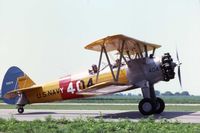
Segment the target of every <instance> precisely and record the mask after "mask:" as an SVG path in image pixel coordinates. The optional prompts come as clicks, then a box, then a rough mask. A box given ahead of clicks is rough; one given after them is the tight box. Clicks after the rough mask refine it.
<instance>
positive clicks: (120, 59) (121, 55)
mask: <svg viewBox="0 0 200 133" xmlns="http://www.w3.org/2000/svg"><path fill="white" fill-rule="evenodd" d="M124 43H125V40H123V42H122V47H121V50H120V51H119V52H120V58H119V66H118V69H117V75H116V80H117V81H118V79H119V72H120V68H121V64H122V57H123V52H124Z"/></svg>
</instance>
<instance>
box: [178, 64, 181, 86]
mask: <svg viewBox="0 0 200 133" xmlns="http://www.w3.org/2000/svg"><path fill="white" fill-rule="evenodd" d="M178 79H179V83H180V86H181V88H182V81H181V67H180V66H178Z"/></svg>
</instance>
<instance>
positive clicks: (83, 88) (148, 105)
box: [2, 35, 181, 115]
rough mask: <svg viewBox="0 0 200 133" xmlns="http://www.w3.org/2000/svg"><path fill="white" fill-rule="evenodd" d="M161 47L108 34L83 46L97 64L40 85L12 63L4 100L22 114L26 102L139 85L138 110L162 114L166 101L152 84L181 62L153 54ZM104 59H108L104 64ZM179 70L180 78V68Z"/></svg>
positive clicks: (167, 77)
mask: <svg viewBox="0 0 200 133" xmlns="http://www.w3.org/2000/svg"><path fill="white" fill-rule="evenodd" d="M160 47H161V46H160V45H156V44H151V43H147V42H144V41H140V40H137V39H134V38H131V37H128V36H125V35H113V36H108V37H105V38H102V39H100V40H97V41H95V42H93V43H91V44H88V45H87V46H85V49H88V50H92V51H96V52H98V53H99V54H100V56H99V61H98V64H97V65H92V69H91V70H89V71H87V72H85V73H82V74H75V75H68V76H66V77H63V78H60V79H58V80H56V81H52V82H49V83H44V84H41V85H37V84H36V83H35V82H34V81H33V80H32V79H31V78H30V77H28V75H26V74H25V73H24V72H23V71H22V70H20V69H19V68H18V67H16V66H13V67H11V68H9V69H8V71H7V72H6V74H5V77H4V79H3V84H2V96H3V101H4V102H5V103H7V104H14V105H17V109H18V112H19V113H23V112H24V106H25V105H27V104H33V103H45V102H54V101H61V100H68V99H75V98H85V97H92V96H99V95H107V94H113V93H117V92H123V91H127V90H132V89H137V88H140V89H141V91H142V95H143V99H142V100H141V101H140V102H139V105H138V108H139V111H140V112H141V113H142V114H143V115H151V114H159V113H162V112H163V111H164V108H165V103H164V101H163V100H162V99H161V98H159V97H156V95H155V90H154V84H155V83H157V82H159V81H169V80H171V79H174V77H175V72H174V69H175V67H176V66H178V67H179V66H180V65H179V64H180V63H178V64H177V63H175V62H173V59H172V58H171V55H170V54H169V53H165V54H164V55H163V56H161V57H155V56H154V55H155V50H156V49H158V48H160ZM110 52H114V53H115V55H116V56H117V58H116V62H114V63H113V62H112V61H111V59H110V55H109V53H110ZM177 58H178V55H177ZM103 59H104V60H106V61H107V65H105V66H104V67H103V65H102V64H103V63H102V62H103V61H102V60H103ZM178 70H179V71H178V72H179V73H178V75H179V79H180V68H179V69H178ZM180 82H181V80H180Z"/></svg>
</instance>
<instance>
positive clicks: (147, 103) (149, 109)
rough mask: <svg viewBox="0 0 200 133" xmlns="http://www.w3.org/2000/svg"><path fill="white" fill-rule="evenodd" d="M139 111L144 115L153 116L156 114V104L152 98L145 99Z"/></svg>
mask: <svg viewBox="0 0 200 133" xmlns="http://www.w3.org/2000/svg"><path fill="white" fill-rule="evenodd" d="M138 108H139V111H140V113H141V114H143V115H151V114H153V113H154V103H153V100H152V99H150V98H144V99H142V100H141V101H140V103H139V106H138Z"/></svg>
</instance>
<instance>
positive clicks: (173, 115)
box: [95, 111, 194, 120]
mask: <svg viewBox="0 0 200 133" xmlns="http://www.w3.org/2000/svg"><path fill="white" fill-rule="evenodd" d="M191 113H194V112H163V113H161V114H155V115H152V117H153V118H154V119H163V118H166V119H171V118H176V117H179V116H183V115H189V114H191ZM148 117H149V116H144V115H142V114H140V112H138V111H130V112H123V113H115V114H103V115H101V116H97V117H95V118H104V119H132V120H134V119H136V120H137V119H142V118H148Z"/></svg>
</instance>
